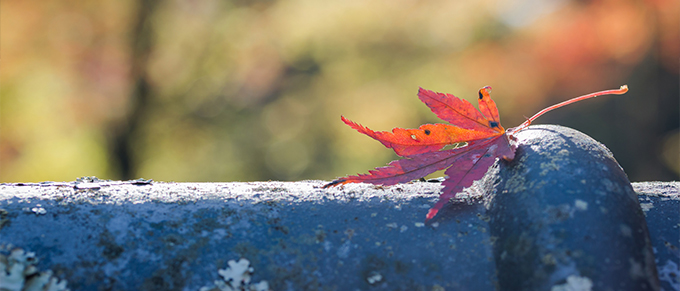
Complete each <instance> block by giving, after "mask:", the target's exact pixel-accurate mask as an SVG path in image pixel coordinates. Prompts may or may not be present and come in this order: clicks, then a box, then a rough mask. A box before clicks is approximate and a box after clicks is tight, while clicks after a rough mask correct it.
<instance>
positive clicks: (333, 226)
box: [0, 181, 496, 290]
mask: <svg viewBox="0 0 680 291" xmlns="http://www.w3.org/2000/svg"><path fill="white" fill-rule="evenodd" d="M324 183H325V182H323V181H303V182H295V183H293V182H289V183H283V182H258V183H204V184H200V183H153V184H151V185H144V184H140V185H130V184H118V185H110V186H103V187H100V188H98V189H97V188H96V187H95V186H96V183H89V184H86V183H79V184H76V183H72V184H65V183H61V184H56V185H55V184H50V183H45V184H44V185H42V186H37V185H28V186H13V185H3V186H0V209H2V210H1V211H3V213H5V214H4V215H3V217H4V218H2V221H3V222H2V228H1V229H0V245H3V246H4V249H5V250H8V249H10V248H13V247H21V248H23V249H25V250H29V251H33V252H35V253H36V256H37V257H38V258H39V259H40V263H39V264H38V266H39V268H40V269H51V270H52V271H53V272H54V274H55V276H57V277H58V278H63V279H67V280H68V282H69V287H70V288H71V289H72V290H97V289H100V290H109V289H115V290H197V289H199V288H200V287H202V286H208V285H212V283H213V281H215V280H217V279H219V275H218V272H217V271H218V269H224V268H226V267H227V262H228V261H229V260H238V259H239V258H245V259H247V260H248V261H250V263H251V266H252V267H254V270H255V272H254V274H253V275H252V280H253V281H254V282H260V281H263V280H264V281H267V282H268V284H269V286H270V287H271V288H272V290H367V289H369V288H370V289H380V290H433V289H434V290H441V289H438V288H446V289H458V290H492V289H494V284H495V281H496V280H495V266H494V264H493V255H492V252H491V245H490V239H489V233H488V231H487V223H486V219H485V217H484V215H483V213H484V208H483V206H482V205H481V204H480V203H473V204H472V205H468V204H467V203H466V202H461V203H457V204H456V205H454V206H452V207H451V210H453V212H455V213H456V214H455V215H453V216H452V217H451V219H449V220H446V221H439V222H438V223H435V224H434V225H430V226H425V225H424V224H423V220H424V216H425V213H426V212H427V210H428V208H429V207H430V206H431V205H432V203H433V202H434V201H435V200H436V197H437V196H438V193H439V191H440V189H441V185H440V184H439V183H425V182H422V183H413V184H406V185H402V186H394V187H385V188H381V187H374V186H370V185H365V184H357V185H348V186H345V187H344V188H338V189H330V190H326V189H320V188H318V187H319V186H321V185H323V184H324ZM83 184H86V185H83ZM81 188H82V189H81ZM469 200H470V202H471V203H472V202H473V201H474V199H469ZM461 201H462V200H461ZM10 244H11V246H10Z"/></svg>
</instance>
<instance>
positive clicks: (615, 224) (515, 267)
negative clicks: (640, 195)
mask: <svg viewBox="0 0 680 291" xmlns="http://www.w3.org/2000/svg"><path fill="white" fill-rule="evenodd" d="M517 138H518V140H519V146H518V148H517V152H516V156H515V159H514V160H513V161H512V162H510V163H508V164H507V165H506V166H503V167H499V168H495V169H492V173H490V174H489V175H487V179H486V180H485V181H484V186H485V189H486V190H485V191H484V193H485V194H486V195H487V199H488V201H487V202H486V203H487V205H488V208H489V211H488V215H489V216H490V217H491V220H490V230H491V235H492V236H493V237H494V238H497V240H496V241H495V244H494V257H495V259H496V265H497V267H498V280H499V285H500V286H501V288H502V289H504V290H551V288H554V287H556V286H561V285H564V284H570V280H569V278H570V277H571V278H572V280H571V281H572V282H576V281H578V282H585V283H587V285H589V286H591V287H592V288H593V289H595V290H607V289H608V288H610V289H612V290H659V289H660V283H659V280H658V275H657V270H656V264H655V259H654V252H653V249H652V243H651V240H650V237H649V231H648V229H647V224H646V222H645V215H644V213H643V211H642V208H641V207H640V204H639V202H638V199H637V195H636V194H635V192H634V191H633V188H632V186H631V184H630V182H629V181H628V178H627V177H626V174H625V173H624V172H623V169H621V168H620V166H619V165H618V163H617V162H616V160H615V159H614V157H613V156H612V154H611V152H609V150H608V149H607V148H606V147H604V146H603V145H602V144H600V143H598V142H597V141H595V140H593V139H592V138H590V137H588V136H586V135H584V134H582V133H580V132H578V131H575V130H573V129H569V128H565V127H560V126H537V127H531V128H528V129H526V130H524V131H522V132H520V133H519V134H518V135H517ZM575 280H576V281H575ZM585 283H583V284H585Z"/></svg>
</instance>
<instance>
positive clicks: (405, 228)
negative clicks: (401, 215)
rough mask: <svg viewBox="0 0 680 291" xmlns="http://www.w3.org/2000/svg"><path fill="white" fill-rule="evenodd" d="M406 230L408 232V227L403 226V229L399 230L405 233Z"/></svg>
mask: <svg viewBox="0 0 680 291" xmlns="http://www.w3.org/2000/svg"><path fill="white" fill-rule="evenodd" d="M406 230H408V226H406V225H402V226H401V229H399V232H405V231H406Z"/></svg>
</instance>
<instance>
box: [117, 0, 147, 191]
mask: <svg viewBox="0 0 680 291" xmlns="http://www.w3.org/2000/svg"><path fill="white" fill-rule="evenodd" d="M138 3H139V7H138V10H137V17H136V23H135V25H134V27H133V30H132V32H131V35H130V36H131V39H130V41H131V46H132V50H131V57H130V61H131V63H132V64H131V66H130V68H131V69H130V79H131V80H132V83H133V84H134V85H133V87H132V92H131V93H130V94H131V96H130V99H129V100H130V102H129V106H128V114H127V118H125V119H123V120H121V121H120V122H118V123H116V124H114V125H113V130H112V133H113V134H112V135H111V136H110V137H109V148H110V154H111V156H110V159H111V160H112V161H111V164H110V166H111V167H113V168H114V169H112V171H111V172H112V173H116V172H117V173H118V176H119V177H118V178H120V179H132V178H135V176H136V170H137V163H138V162H137V160H136V157H135V152H134V148H135V146H134V143H135V140H134V136H135V134H136V133H137V132H138V129H139V127H140V125H141V124H142V123H143V119H144V116H145V113H146V112H147V111H148V108H149V101H150V99H151V95H152V94H153V93H152V92H151V85H150V84H149V80H148V75H147V64H148V58H149V53H150V52H151V50H152V48H153V38H154V33H153V26H152V22H151V17H152V16H153V13H154V10H155V8H156V7H157V5H158V1H157V0H143V1H139V2H138Z"/></svg>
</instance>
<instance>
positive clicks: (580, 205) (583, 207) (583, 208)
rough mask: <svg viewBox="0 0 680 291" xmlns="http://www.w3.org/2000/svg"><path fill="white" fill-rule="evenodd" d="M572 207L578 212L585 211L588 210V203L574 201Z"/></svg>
mask: <svg viewBox="0 0 680 291" xmlns="http://www.w3.org/2000/svg"><path fill="white" fill-rule="evenodd" d="M574 207H576V209H578V210H581V211H586V210H588V202H585V201H583V200H581V199H576V201H574Z"/></svg>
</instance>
